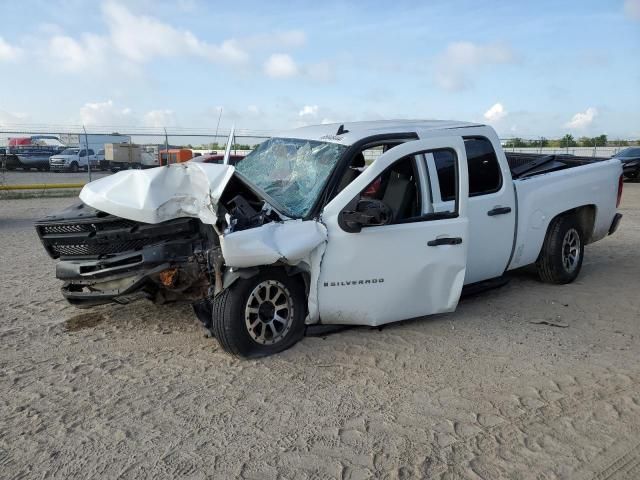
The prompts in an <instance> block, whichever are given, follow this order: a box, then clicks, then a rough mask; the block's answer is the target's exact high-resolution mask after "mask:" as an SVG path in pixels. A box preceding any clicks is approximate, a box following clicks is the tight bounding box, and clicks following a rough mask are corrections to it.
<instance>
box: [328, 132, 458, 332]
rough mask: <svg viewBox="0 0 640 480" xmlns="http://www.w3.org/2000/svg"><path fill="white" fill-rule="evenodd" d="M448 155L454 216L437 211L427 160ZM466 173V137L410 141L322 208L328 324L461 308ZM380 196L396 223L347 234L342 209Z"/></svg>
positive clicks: (380, 321)
mask: <svg viewBox="0 0 640 480" xmlns="http://www.w3.org/2000/svg"><path fill="white" fill-rule="evenodd" d="M438 151H447V152H449V154H450V155H451V157H452V158H453V159H454V179H455V183H456V191H455V198H454V201H453V202H452V203H451V208H450V210H449V211H448V212H444V211H442V210H441V212H439V214H434V213H433V205H432V199H431V195H430V192H429V188H428V182H427V178H426V168H425V167H424V160H423V155H425V154H429V153H432V152H438ZM467 189H468V186H467V169H466V154H465V149H464V144H463V142H462V139H461V138H460V137H447V138H443V139H438V138H435V139H430V140H419V141H413V142H408V143H405V144H402V145H400V146H397V147H394V148H392V149H391V150H389V151H388V152H386V153H384V154H383V155H381V156H380V157H379V158H378V159H377V160H376V161H375V162H374V163H373V164H372V165H371V166H370V167H368V168H367V169H366V170H365V171H364V172H363V173H362V174H361V175H360V176H359V177H357V178H356V179H355V180H353V181H352V182H351V183H350V184H349V185H347V187H346V188H345V189H344V190H342V191H341V192H340V193H339V194H338V195H337V196H336V197H335V198H334V199H333V200H332V201H331V202H330V203H329V204H328V205H327V206H326V207H325V209H324V211H323V213H322V220H323V222H324V223H325V225H326V227H327V230H328V234H329V241H328V244H327V248H326V251H325V253H324V256H323V257H322V263H321V269H320V278H319V283H318V304H319V311H320V318H321V321H322V322H323V323H341V324H359V325H381V324H384V323H389V322H394V321H397V320H403V319H407V318H413V317H419V316H422V315H427V314H433V313H440V312H449V311H452V310H454V309H455V307H456V305H457V303H458V299H459V297H460V292H461V289H462V285H463V282H464V276H465V269H466V259H467V258H466V251H467V243H468V220H467ZM370 198H375V199H377V200H381V201H383V202H385V204H387V205H388V207H389V209H390V210H391V211H392V212H393V220H392V222H391V223H390V224H387V225H380V226H365V227H363V228H362V229H361V231H360V232H357V233H354V232H350V231H346V230H345V229H344V228H343V227H342V226H341V225H340V222H339V218H340V215H341V212H344V211H348V210H350V209H353V208H354V205H355V202H356V201H357V200H358V199H370Z"/></svg>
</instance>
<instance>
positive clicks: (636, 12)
mask: <svg viewBox="0 0 640 480" xmlns="http://www.w3.org/2000/svg"><path fill="white" fill-rule="evenodd" d="M624 11H625V13H626V14H627V16H628V17H629V18H631V19H633V20H640V0H625V2H624Z"/></svg>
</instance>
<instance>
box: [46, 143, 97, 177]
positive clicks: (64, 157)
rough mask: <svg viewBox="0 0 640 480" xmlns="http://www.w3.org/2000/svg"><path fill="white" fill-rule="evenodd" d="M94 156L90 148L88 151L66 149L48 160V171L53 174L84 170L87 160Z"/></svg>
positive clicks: (84, 149)
mask: <svg viewBox="0 0 640 480" xmlns="http://www.w3.org/2000/svg"><path fill="white" fill-rule="evenodd" d="M94 154H95V152H94V151H93V149H91V148H90V149H88V150H87V149H86V148H67V149H66V150H63V151H62V152H60V153H59V154H57V155H53V156H52V157H51V158H49V169H50V170H52V171H54V172H60V171H69V172H77V171H79V170H86V169H87V166H88V165H89V158H91V157H92V156H93V155H94Z"/></svg>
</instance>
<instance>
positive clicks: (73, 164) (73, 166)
mask: <svg viewBox="0 0 640 480" xmlns="http://www.w3.org/2000/svg"><path fill="white" fill-rule="evenodd" d="M69 170H71V171H72V172H73V173H76V172H77V171H78V162H71V165H70V166H69Z"/></svg>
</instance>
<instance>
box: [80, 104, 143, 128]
mask: <svg viewBox="0 0 640 480" xmlns="http://www.w3.org/2000/svg"><path fill="white" fill-rule="evenodd" d="M80 120H81V122H82V124H83V125H87V126H88V125H100V126H113V125H118V126H123V125H131V124H132V123H136V122H135V119H134V118H133V115H132V111H131V109H130V108H122V109H118V108H116V106H115V105H114V104H113V102H112V101H111V100H107V101H106V102H96V103H85V104H84V105H83V106H82V108H80Z"/></svg>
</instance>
